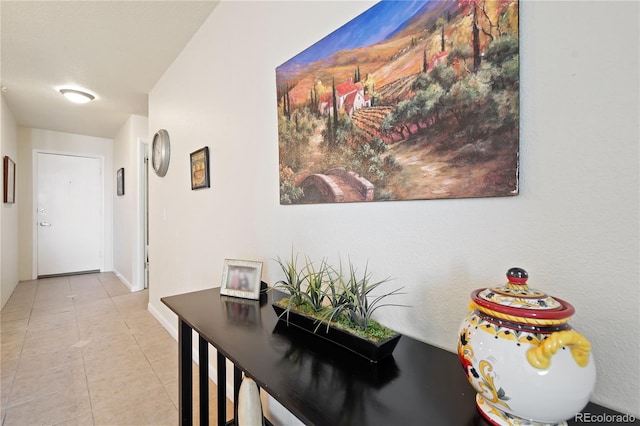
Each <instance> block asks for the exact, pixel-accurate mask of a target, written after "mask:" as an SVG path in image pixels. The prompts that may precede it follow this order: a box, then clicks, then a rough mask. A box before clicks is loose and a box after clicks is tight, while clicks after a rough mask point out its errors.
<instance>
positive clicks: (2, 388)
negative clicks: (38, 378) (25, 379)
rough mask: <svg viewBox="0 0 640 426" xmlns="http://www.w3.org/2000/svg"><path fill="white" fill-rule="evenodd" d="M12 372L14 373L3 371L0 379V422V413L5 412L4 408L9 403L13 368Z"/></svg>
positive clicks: (0, 415) (0, 414)
mask: <svg viewBox="0 0 640 426" xmlns="http://www.w3.org/2000/svg"><path fill="white" fill-rule="evenodd" d="M13 373H14V374H9V372H4V371H3V375H2V379H0V423H1V422H2V416H3V414H2V413H4V412H5V408H6V406H7V405H8V404H9V396H10V395H11V388H12V387H13V379H14V375H15V370H14V371H13ZM5 376H6V377H5Z"/></svg>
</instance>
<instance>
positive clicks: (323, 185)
mask: <svg viewBox="0 0 640 426" xmlns="http://www.w3.org/2000/svg"><path fill="white" fill-rule="evenodd" d="M298 186H300V188H302V189H304V200H303V203H349V202H354V201H373V190H374V186H373V184H372V183H371V182H369V181H368V180H367V179H365V178H363V177H361V176H360V175H358V174H357V173H355V172H351V171H347V170H345V169H343V168H336V169H331V170H328V171H327V172H325V173H324V174H320V173H316V174H312V175H309V176H307V177H306V178H304V179H303V180H302V182H300V185H298Z"/></svg>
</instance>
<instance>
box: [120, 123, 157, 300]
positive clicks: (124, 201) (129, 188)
mask: <svg viewBox="0 0 640 426" xmlns="http://www.w3.org/2000/svg"><path fill="white" fill-rule="evenodd" d="M148 128H149V124H148V119H147V117H143V116H139V115H131V116H130V117H129V119H128V120H127V122H126V123H125V124H124V125H123V126H122V127H121V128H120V130H119V131H118V133H117V134H116V135H115V137H114V138H113V170H114V174H115V172H116V171H117V170H119V169H120V168H124V189H125V191H124V195H120V196H119V195H117V194H115V191H114V197H113V270H114V272H115V273H116V275H117V276H118V278H119V279H120V281H122V282H123V283H124V284H125V285H126V286H127V287H129V288H130V289H132V290H141V289H142V288H143V284H144V283H140V282H139V281H140V279H139V277H138V276H136V272H137V262H138V261H139V260H140V259H141V256H137V254H138V253H137V251H138V250H142V247H139V245H140V242H139V241H138V238H137V235H138V232H139V223H138V200H139V197H140V192H139V188H140V175H141V174H140V168H141V167H142V166H143V165H142V164H140V163H139V161H138V160H139V155H138V152H139V144H140V139H147V138H148V135H147V133H148V131H149V130H148ZM114 185H115V178H114Z"/></svg>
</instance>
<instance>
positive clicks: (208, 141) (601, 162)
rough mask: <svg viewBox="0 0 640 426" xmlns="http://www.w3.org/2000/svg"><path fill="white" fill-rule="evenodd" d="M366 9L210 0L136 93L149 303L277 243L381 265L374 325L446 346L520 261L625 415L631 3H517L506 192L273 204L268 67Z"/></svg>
mask: <svg viewBox="0 0 640 426" xmlns="http://www.w3.org/2000/svg"><path fill="white" fill-rule="evenodd" d="M372 4H373V3H369V2H346V1H340V2H279V1H260V2H247V1H224V2H221V3H220V4H219V5H218V7H217V8H216V10H215V11H214V12H213V13H212V15H211V16H210V17H209V19H208V20H207V21H206V22H205V24H204V25H203V27H202V28H201V30H200V31H199V32H198V33H197V34H196V36H195V37H194V38H193V39H192V40H191V42H190V43H189V44H188V46H187V47H186V48H185V50H184V51H183V52H182V54H181V55H180V56H179V57H178V58H177V60H176V61H175V62H174V64H173V65H172V66H171V67H170V68H169V69H168V70H167V72H166V73H165V74H164V76H163V77H162V78H161V80H160V81H159V83H158V84H157V85H156V87H155V88H154V89H153V91H152V92H151V93H150V98H149V130H150V133H153V132H155V131H156V130H157V129H159V128H165V129H167V130H168V132H169V134H170V137H171V142H172V158H171V164H170V166H169V171H168V173H167V175H166V176H165V177H164V178H159V177H157V176H155V175H153V174H152V176H151V181H150V208H151V211H150V232H151V247H150V249H151V283H150V309H151V310H152V311H154V312H156V314H157V315H160V317H161V319H162V320H163V322H165V324H175V316H173V314H172V313H170V312H169V311H168V310H167V309H166V308H165V307H164V306H163V305H162V303H161V302H160V298H161V297H163V296H166V295H171V294H177V293H184V292H189V291H194V290H199V289H203V288H210V287H214V286H219V283H220V280H221V276H222V265H223V260H224V258H240V259H255V260H262V261H264V262H265V270H264V279H265V280H266V281H267V282H269V283H274V282H275V281H276V280H278V279H279V278H280V277H279V274H278V268H277V266H276V264H275V263H274V262H273V259H274V258H276V257H278V256H280V257H287V256H288V255H289V253H290V251H291V249H292V246H293V247H294V249H295V250H296V251H298V252H300V253H302V254H308V255H310V256H311V257H312V258H315V259H319V258H321V257H323V256H328V257H329V260H331V261H335V260H336V259H337V258H338V255H340V256H342V257H343V258H346V256H347V255H348V256H350V257H351V259H352V261H354V262H355V263H356V264H357V265H361V267H364V264H365V263H366V262H367V261H368V262H369V266H370V269H371V271H372V272H373V273H374V277H377V278H384V277H386V276H389V275H390V276H392V277H395V281H394V282H393V283H394V284H395V285H397V286H404V287H405V291H406V293H407V294H406V296H404V297H403V300H400V299H397V301H399V302H404V303H407V304H409V305H411V306H412V307H411V308H408V309H402V308H392V309H386V310H385V309H383V310H380V311H378V312H379V315H378V319H379V320H381V322H383V323H385V324H386V325H388V326H390V327H392V328H394V329H396V330H398V331H400V332H402V333H405V334H407V335H409V336H413V337H415V338H417V339H419V340H422V341H425V342H428V343H431V344H434V345H437V346H440V347H444V348H446V349H448V350H450V351H455V348H456V342H457V336H458V334H457V332H458V327H459V324H460V322H461V320H462V318H463V316H464V315H465V313H466V309H467V305H468V300H469V293H470V292H471V291H472V290H473V289H475V288H479V287H486V286H490V285H495V284H499V283H503V282H504V281H505V277H504V273H505V272H506V270H507V269H508V268H509V267H511V266H521V267H524V268H525V269H527V270H528V271H529V273H530V277H531V278H530V283H531V285H532V286H533V287H536V288H540V289H543V290H546V291H547V292H549V293H550V294H552V295H555V296H558V297H560V298H563V299H565V300H568V301H570V302H572V303H573V304H574V305H575V307H576V309H577V313H576V315H575V316H574V318H573V319H572V321H571V324H572V325H573V326H574V328H576V329H578V330H579V331H581V332H583V333H584V334H585V335H586V336H587V337H588V338H589V339H590V340H591V342H592V344H593V351H594V354H595V357H596V361H597V368H598V382H597V386H596V389H595V393H594V395H593V400H594V401H596V402H598V403H601V404H604V405H606V406H610V407H612V408H615V409H618V410H621V411H623V412H629V413H632V414H635V415H636V416H638V415H640V398H639V395H638V393H639V390H638V386H637V383H639V382H640V375H639V370H638V368H637V365H638V353H639V350H640V348H639V344H638V332H637V327H638V324H639V319H640V318H639V315H638V311H639V309H638V308H639V296H640V293H639V286H638V283H639V254H640V253H639V247H638V241H639V232H638V231H639V229H638V228H639V212H638V206H639V182H638V165H639V154H638V140H639V135H638V127H639V126H638V124H639V123H638V116H639V114H640V110H639V107H638V75H639V67H638V31H637V29H638V26H639V22H638V16H639V13H638V12H639V7H640V3H638V2H530V1H526V2H522V3H521V7H520V19H521V45H520V48H521V50H520V52H521V174H520V177H521V192H520V195H518V196H517V197H513V198H487V199H460V200H432V201H407V202H381V203H370V204H366V203H358V204H348V205H337V204H331V205H309V206H281V205H280V204H279V201H278V200H279V194H278V151H277V126H276V103H275V100H276V88H275V68H276V67H277V66H278V65H280V64H281V63H283V62H284V61H286V60H287V59H289V58H291V57H292V56H294V55H296V54H297V53H299V52H300V51H302V50H304V49H305V48H306V47H308V46H310V45H311V44H313V43H314V42H316V41H317V40H319V39H320V38H322V37H324V36H325V35H327V34H328V33H330V32H331V31H333V30H334V29H336V28H338V27H339V26H341V25H342V24H344V23H346V22H347V21H348V20H350V19H352V18H353V17H355V16H357V15H358V14H360V13H362V12H363V11H364V10H366V9H367V8H368V7H370V6H371V5H372ZM205 145H207V146H209V149H210V155H211V188H210V189H206V190H199V191H191V189H190V186H189V153H190V152H192V151H194V150H196V149H198V148H201V147H202V146H205ZM174 327H175V325H174ZM174 331H175V330H174ZM461 374H462V373H461Z"/></svg>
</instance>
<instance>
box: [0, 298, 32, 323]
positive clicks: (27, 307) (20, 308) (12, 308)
mask: <svg viewBox="0 0 640 426" xmlns="http://www.w3.org/2000/svg"><path fill="white" fill-rule="evenodd" d="M12 299H13V297H11V298H10V299H9V300H8V301H7V303H6V304H5V305H4V308H2V313H3V314H8V313H10V312H11V313H16V312H19V313H20V314H18V315H19V316H22V317H24V318H29V314H30V313H31V308H33V303H27V302H14V301H13V300H12Z"/></svg>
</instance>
